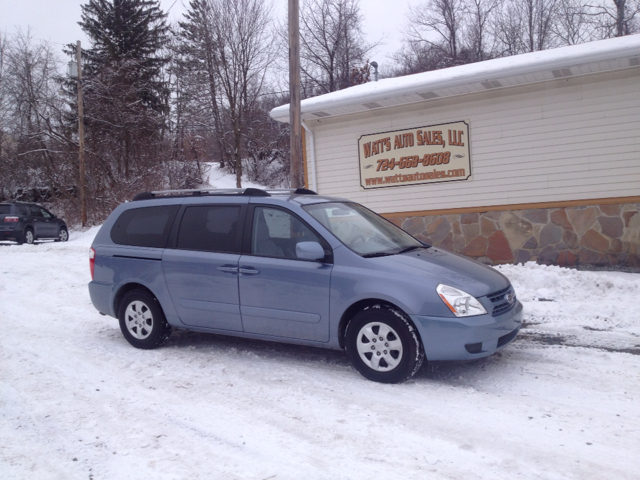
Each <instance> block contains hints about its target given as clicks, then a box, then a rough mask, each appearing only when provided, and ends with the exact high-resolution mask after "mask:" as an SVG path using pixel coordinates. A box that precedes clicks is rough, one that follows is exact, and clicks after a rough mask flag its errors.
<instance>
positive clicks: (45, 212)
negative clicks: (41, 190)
mask: <svg viewBox="0 0 640 480" xmlns="http://www.w3.org/2000/svg"><path fill="white" fill-rule="evenodd" d="M39 210H40V212H41V213H42V216H43V217H44V218H53V215H51V214H50V213H49V212H47V211H46V210H45V209H44V208H40V209H39Z"/></svg>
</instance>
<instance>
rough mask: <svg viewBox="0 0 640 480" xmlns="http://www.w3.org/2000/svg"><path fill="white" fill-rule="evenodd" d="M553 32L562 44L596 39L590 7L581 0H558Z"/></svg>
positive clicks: (576, 43)
mask: <svg viewBox="0 0 640 480" xmlns="http://www.w3.org/2000/svg"><path fill="white" fill-rule="evenodd" d="M556 8H557V11H558V15H557V19H556V22H555V23H554V29H553V32H554V34H555V36H556V37H557V38H558V40H559V41H560V42H561V43H562V44H564V45H578V44H580V43H585V42H589V41H592V40H595V39H596V32H595V28H594V26H593V22H592V21H591V19H590V16H589V13H590V8H589V7H588V6H587V5H586V4H585V3H584V1H582V0H559V1H558V3H557V5H556Z"/></svg>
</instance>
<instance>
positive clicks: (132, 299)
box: [118, 290, 171, 350]
mask: <svg viewBox="0 0 640 480" xmlns="http://www.w3.org/2000/svg"><path fill="white" fill-rule="evenodd" d="M118 319H119V320H120V330H121V331H122V334H123V335H124V338H126V339H127V341H128V342H129V343H130V344H131V345H133V346H134V347H136V348H142V349H145V350H149V349H152V348H156V347H159V346H160V345H162V344H163V343H165V342H166V341H167V339H168V338H169V335H171V326H170V325H169V324H168V323H167V320H166V318H165V316H164V313H163V312H162V308H161V307H160V304H159V303H158V300H157V299H156V298H155V297H154V296H153V295H151V294H150V293H148V292H146V291H145V290H132V291H131V292H129V293H127V294H126V295H125V296H124V298H123V299H122V303H121V304H120V312H119V315H118Z"/></svg>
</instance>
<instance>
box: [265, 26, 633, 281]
mask: <svg viewBox="0 0 640 480" xmlns="http://www.w3.org/2000/svg"><path fill="white" fill-rule="evenodd" d="M271 116H272V117H273V118H274V119H276V120H279V121H283V122H286V121H288V120H289V106H288V105H284V106H281V107H278V108H275V109H274V110H272V112H271ZM302 119H303V126H304V128H305V149H304V150H305V165H306V179H307V182H308V186H309V188H311V189H314V190H316V191H318V192H319V193H321V194H325V195H334V196H340V197H345V198H348V199H351V200H354V201H357V202H360V203H363V204H365V205H367V206H368V207H369V208H371V209H373V210H374V211H376V212H378V213H380V214H382V215H384V216H385V217H387V218H388V219H389V220H391V221H393V222H394V223H396V224H397V225H400V226H402V228H404V229H405V230H407V231H408V232H410V233H412V234H413V235H415V236H416V237H418V238H420V239H421V240H424V241H426V242H428V243H431V244H432V245H435V246H438V247H441V248H444V249H447V250H450V251H454V252H458V253H462V254H464V255H466V256H469V257H471V258H475V259H478V260H480V261H482V262H485V263H490V264H499V263H511V262H517V263H521V262H526V261H530V260H534V261H538V262H539V263H545V264H557V265H562V266H573V265H595V266H623V267H632V268H637V267H639V266H640V35H631V36H626V37H622V38H614V39H609V40H602V41H598V42H591V43H587V44H582V45H575V46H570V47H564V48H558V49H554V50H546V51H541V52H534V53H528V54H523V55H517V56H513V57H506V58H499V59H495V60H490V61H485V62H481V63H475V64H469V65H463V66H459V67H453V68H448V69H443V70H437V71H432V72H425V73H421V74H416V75H409V76H406V77H400V78H392V79H386V80H381V81H379V82H371V83H368V84H366V85H359V86H355V87H352V88H348V89H345V90H341V91H338V92H333V93H330V94H326V95H322V96H318V97H314V98H310V99H307V100H304V101H303V102H302Z"/></svg>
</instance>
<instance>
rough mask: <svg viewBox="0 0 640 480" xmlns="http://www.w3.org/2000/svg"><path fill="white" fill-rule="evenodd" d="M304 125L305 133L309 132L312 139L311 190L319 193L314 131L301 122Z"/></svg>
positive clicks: (310, 147)
mask: <svg viewBox="0 0 640 480" xmlns="http://www.w3.org/2000/svg"><path fill="white" fill-rule="evenodd" d="M300 123H301V124H302V126H303V127H304V130H305V132H309V136H310V137H311V138H310V140H311V141H310V145H309V149H310V150H311V168H310V170H311V190H313V191H314V192H317V191H318V180H317V177H316V145H315V140H314V136H313V131H312V130H311V129H310V128H309V127H308V126H307V124H306V123H304V121H302V122H300Z"/></svg>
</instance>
